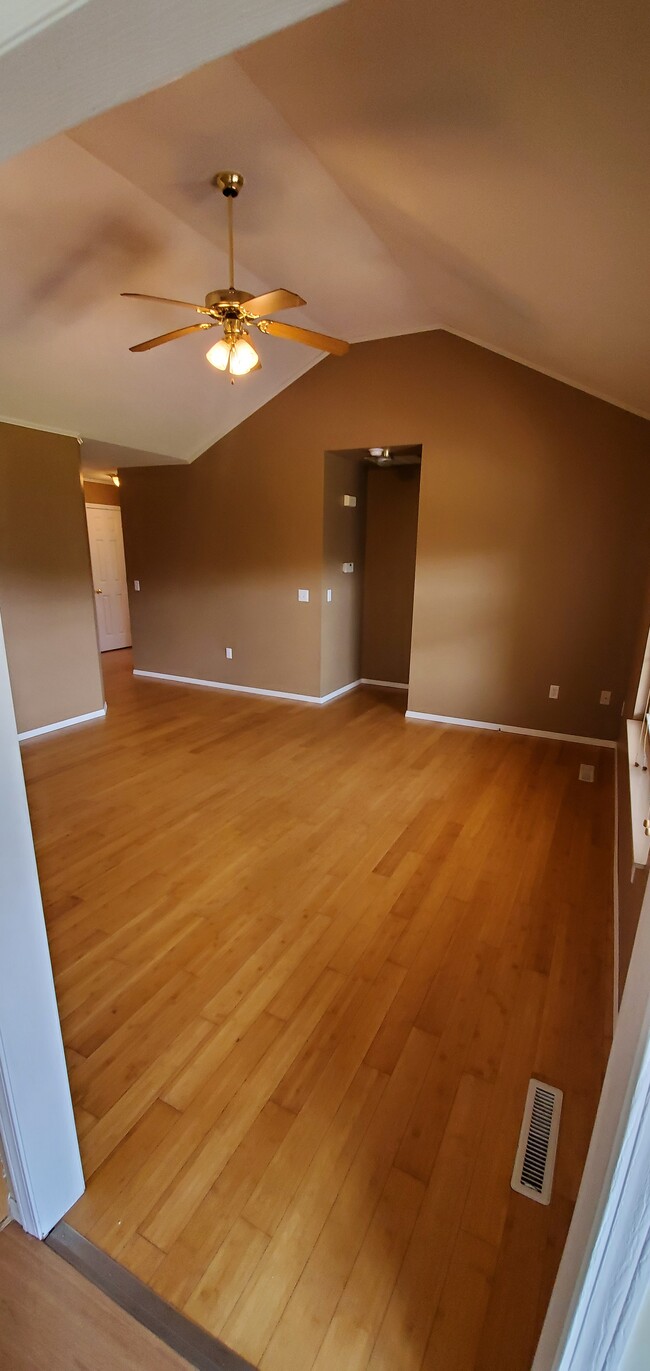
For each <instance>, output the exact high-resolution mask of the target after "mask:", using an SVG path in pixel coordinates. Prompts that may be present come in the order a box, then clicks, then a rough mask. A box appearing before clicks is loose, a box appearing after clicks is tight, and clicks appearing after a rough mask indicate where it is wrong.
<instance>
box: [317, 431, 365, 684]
mask: <svg viewBox="0 0 650 1371" xmlns="http://www.w3.org/2000/svg"><path fill="white" fill-rule="evenodd" d="M344 495H354V496H356V500H357V503H356V506H354V507H353V508H350V507H345V506H344V504H343V496H344ZM364 522H365V472H364V469H363V466H362V464H361V462H360V461H358V460H356V459H355V458H354V457H351V456H346V455H345V454H344V453H341V452H328V453H327V454H326V456H325V463H324V480H323V589H322V621H321V625H322V627H321V689H320V693H321V695H329V694H330V692H331V691H333V690H339V689H340V687H341V686H344V685H349V684H350V683H351V682H352V681H358V680H359V677H360V675H361V610H362V604H363V559H364ZM344 562H353V563H354V571H353V572H346V571H343V563H344ZM328 587H329V588H330V589H331V591H332V600H331V603H330V604H328V602H327V589H328Z"/></svg>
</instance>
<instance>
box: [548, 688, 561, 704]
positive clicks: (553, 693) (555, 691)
mask: <svg viewBox="0 0 650 1371" xmlns="http://www.w3.org/2000/svg"><path fill="white" fill-rule="evenodd" d="M559 694H560V687H559V686H556V685H552V686H551V688H550V690H549V692H548V698H549V700H557V699H558V698H559Z"/></svg>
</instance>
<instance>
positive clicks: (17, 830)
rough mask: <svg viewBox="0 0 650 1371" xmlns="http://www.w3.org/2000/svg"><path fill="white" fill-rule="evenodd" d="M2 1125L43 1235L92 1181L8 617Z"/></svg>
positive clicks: (2, 802)
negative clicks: (25, 761)
mask: <svg viewBox="0 0 650 1371" xmlns="http://www.w3.org/2000/svg"><path fill="white" fill-rule="evenodd" d="M0 1135H1V1138H2V1150H3V1154H4V1160H5V1163H6V1170H7V1173H8V1180H9V1189H10V1202H9V1207H10V1212H11V1215H12V1217H13V1218H15V1219H16V1220H17V1221H18V1223H20V1224H21V1225H22V1227H23V1228H24V1229H26V1231H27V1232H28V1233H31V1234H33V1236H34V1237H36V1238H43V1237H45V1236H46V1234H47V1233H49V1231H50V1229H51V1228H53V1227H54V1224H55V1223H58V1221H59V1219H61V1218H62V1217H63V1215H64V1214H65V1213H67V1211H68V1209H70V1207H71V1206H72V1205H73V1204H74V1203H75V1201H76V1200H78V1198H79V1196H80V1195H81V1194H83V1191H84V1188H85V1182H84V1177H83V1171H82V1167H81V1156H80V1153H79V1143H78V1140H77V1131H76V1125H75V1119H74V1113H73V1109H72V1099H71V1096H70V1085H69V1081H68V1073H67V1067H66V1060H65V1054H64V1050H63V1039H62V1036H61V1023H60V1019H59V1010H58V1005H57V1001H56V994H55V989H54V979H53V976H52V965H51V961H50V951H49V947H48V942H47V932H46V928H45V918H44V915H43V904H42V900H41V890H40V885H39V880H38V870H37V866H36V854H35V851H34V840H33V837H32V829H31V823H30V818H29V809H28V807H27V793H26V790H25V778H24V775H23V768H22V760H21V755H20V746H19V742H18V730H17V727H16V717H15V714H14V708H13V699H12V695H11V686H10V682H9V670H8V666H7V657H6V652H5V646H4V635H3V630H2V622H1V620H0Z"/></svg>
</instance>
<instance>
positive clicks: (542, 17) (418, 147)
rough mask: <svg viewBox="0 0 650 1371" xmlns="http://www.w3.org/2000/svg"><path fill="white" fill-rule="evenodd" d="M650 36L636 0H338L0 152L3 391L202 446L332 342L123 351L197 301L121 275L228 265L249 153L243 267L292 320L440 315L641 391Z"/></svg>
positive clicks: (240, 242) (27, 403)
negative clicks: (214, 358) (286, 306)
mask: <svg viewBox="0 0 650 1371" xmlns="http://www.w3.org/2000/svg"><path fill="white" fill-rule="evenodd" d="M649 37H650V29H649V26H648V18H647V11H646V7H645V5H641V4H640V3H639V4H637V3H634V2H633V0H623V4H622V5H620V6H618V7H617V9H616V12H615V14H614V11H613V10H612V8H611V6H610V5H609V4H606V3H605V0H594V2H593V3H592V4H591V5H590V6H588V7H585V6H583V5H579V4H578V3H577V0H569V2H568V3H567V0H564V3H562V4H560V3H559V0H546V3H545V5H543V6H541V5H539V4H538V3H536V0H493V3H492V4H490V5H489V6H485V5H484V4H483V3H482V0H467V3H465V4H464V5H459V4H458V0H438V3H436V4H435V5H431V4H430V3H429V0H348V3H347V4H343V5H342V6H340V7H338V8H336V9H332V10H330V11H328V12H326V13H324V14H321V15H318V16H316V17H315V18H312V19H308V20H306V21H305V22H304V23H302V24H299V25H296V26H294V27H293V28H291V29H287V30H285V31H283V32H281V33H278V34H276V35H275V36H273V37H270V38H267V39H264V40H263V41H262V42H260V43H258V44H256V45H255V46H254V47H252V48H251V47H249V48H247V49H246V50H245V51H243V52H240V53H239V54H238V55H237V57H236V58H224V59H221V60H219V61H217V62H212V63H209V64H208V65H206V66H204V67H202V68H201V69H200V70H198V71H196V72H194V73H193V74H191V75H189V76H186V77H183V78H182V79H181V80H179V81H176V82H175V83H174V84H172V85H169V86H166V87H164V88H163V89H161V90H157V91H153V92H152V93H150V94H148V95H145V96H143V97H141V98H139V99H138V100H135V101H132V102H131V103H129V104H126V105H123V106H121V107H119V108H117V109H114V110H111V111H109V112H107V113H105V114H102V115H99V116H98V117H96V118H95V119H93V120H91V121H89V122H87V123H85V124H83V125H81V126H79V127H77V128H76V129H74V130H73V131H72V132H71V133H69V134H67V135H60V136H59V137H57V138H55V139H53V140H50V142H49V143H47V144H43V145H41V146H40V147H38V148H35V149H32V150H31V151H29V152H26V153H23V154H21V155H20V156H18V157H17V158H14V159H13V160H12V161H11V162H8V163H6V164H5V165H4V166H0V387H1V394H2V398H1V401H0V412H2V413H3V414H4V415H5V416H7V417H14V418H17V419H20V420H22V421H23V422H32V423H40V424H43V425H46V426H51V427H59V428H63V429H66V430H69V431H74V432H79V433H81V434H83V436H84V438H86V439H89V440H94V441H95V443H96V444H108V445H111V446H110V449H109V448H105V449H102V450H103V451H105V452H107V451H109V450H110V451H111V452H115V451H117V453H118V457H119V454H120V453H121V457H119V460H120V461H122V464H124V465H126V464H129V463H131V464H133V463H135V462H137V461H138V460H142V454H143V453H145V454H147V459H148V460H155V459H156V455H160V456H161V457H163V458H165V459H167V460H185V461H187V460H192V458H193V457H195V456H196V455H197V454H198V452H200V451H202V450H204V449H205V447H207V446H208V445H209V444H210V443H211V442H214V441H215V440H216V439H217V438H218V437H220V436H221V435H222V434H223V433H225V432H227V431H228V430H229V429H231V428H233V427H234V426H235V425H236V424H238V423H240V422H241V421H242V419H244V418H245V417H246V416H247V415H248V414H250V413H251V412H252V411H253V410H254V409H256V408H258V407H259V406H260V405H261V404H264V403H265V402H266V401H267V400H268V399H269V398H270V397H271V396H272V395H273V394H275V393H276V392H277V391H278V390H280V389H282V387H283V386H286V385H287V384H289V383H290V382H291V381H292V380H293V379H295V377H296V376H297V375H298V374H300V372H301V371H303V370H305V369H306V368H307V367H308V366H310V365H313V364H314V363H315V362H317V361H318V360H319V356H320V354H318V353H314V352H312V351H311V350H308V349H304V348H300V347H297V346H295V345H289V344H285V343H281V342H279V341H278V340H273V339H262V340H261V342H260V351H261V354H262V361H263V370H262V371H261V372H257V373H254V374H253V375H251V376H249V377H247V378H245V379H244V380H242V381H240V382H239V383H237V384H236V385H235V386H230V385H229V384H228V381H227V379H226V378H225V377H223V376H222V375H220V374H217V373H215V372H214V371H213V369H212V368H210V367H209V365H208V364H207V363H206V362H205V358H204V353H205V350H206V345H205V339H203V337H202V336H201V335H198V336H197V337H190V338H186V339H183V340H182V341H180V342H178V343H172V344H170V345H169V346H168V347H165V348H162V349H157V350H154V351H152V352H151V353H147V354H143V355H140V356H137V355H136V356H134V355H132V354H130V353H129V352H128V346H129V344H130V343H133V342H137V341H139V340H141V339H143V338H147V337H150V336H152V335H153V334H156V333H160V332H163V331H165V330H166V329H168V328H174V327H178V326H180V325H181V324H182V323H183V322H185V317H184V316H183V315H182V314H180V312H178V311H174V310H168V309H165V308H164V307H162V306H155V305H144V304H140V303H135V302H126V301H123V300H120V297H119V292H120V290H141V291H146V292H151V293H153V294H161V295H170V296H177V297H179V298H181V299H196V300H198V301H201V300H202V299H203V297H204V296H205V294H206V293H207V291H208V290H211V289H213V288H215V287H218V286H221V285H223V284H224V283H225V282H226V280H227V264H226V260H225V254H224V245H225V244H224V236H225V235H224V226H225V223H224V209H223V202H222V200H221V198H220V197H219V196H218V195H217V194H216V192H215V191H214V190H213V189H212V188H211V186H210V178H211V176H212V174H213V173H214V172H215V171H216V170H218V169H220V168H222V167H224V166H233V167H235V168H236V169H238V170H241V171H243V172H244V175H245V177H246V187H245V190H244V193H243V195H242V197H241V198H240V200H239V201H238V202H237V205H236V207H235V215H236V227H237V238H236V255H237V262H238V268H237V273H236V274H237V279H238V284H240V285H241V286H243V287H244V288H246V289H248V290H252V291H258V290H261V289H263V288H269V287H272V286H276V285H283V286H288V287H290V288H292V289H294V290H297V291H299V292H300V293H301V294H302V295H303V296H304V297H305V298H306V299H307V300H308V306H307V307H306V308H305V309H303V310H300V311H292V313H291V316H287V318H289V317H290V318H291V319H292V320H295V322H305V323H307V324H309V325H312V326H315V327H318V328H321V329H324V330H325V331H326V332H330V333H335V334H338V335H340V336H343V337H348V338H349V339H350V340H351V341H356V340H360V339H365V338H369V337H380V336H388V335H393V334H397V333H403V332H411V331H417V330H422V329H426V328H437V327H444V328H449V329H451V330H453V331H456V332H459V333H461V334H463V335H464V336H466V337H470V338H474V339H476V340H477V341H479V342H481V343H483V344H485V345H486V346H488V347H491V348H493V349H495V350H497V351H503V352H506V353H507V354H509V355H511V356H514V357H517V358H519V359H520V360H522V361H524V362H526V363H527V364H528V365H531V366H533V367H537V368H539V369H540V370H545V371H548V372H550V373H551V374H553V375H557V376H560V377H561V378H563V379H566V380H567V381H569V382H570V383H571V384H574V385H577V386H580V387H582V388H584V389H586V390H589V391H592V392H594V393H596V394H600V395H603V396H605V397H606V398H610V399H612V400H613V401H614V402H615V403H617V404H621V405H623V406H626V407H628V408H631V409H634V410H637V411H639V412H641V413H645V414H648V413H650V368H649V367H648V362H649V361H650V355H649V347H648V321H649V319H650V273H649V272H648V269H647V268H648V247H647V223H648V210H650V192H649V190H648V176H647V166H648V164H649V163H650V158H649V156H648V153H649V152H650V146H649V138H648V129H649V128H650V119H649V117H648V115H649V114H650V109H649V108H648V97H647V80H646V66H647V54H648V38H649ZM187 321H188V322H191V321H192V316H191V315H189V316H188V320H187ZM337 365H341V366H345V359H342V360H341V361H340V362H337ZM126 449H129V450H131V451H125V450H126ZM99 450H100V449H97V451H99ZM114 464H119V461H118V458H116V460H115V463H114Z"/></svg>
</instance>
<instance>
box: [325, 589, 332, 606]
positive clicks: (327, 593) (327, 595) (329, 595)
mask: <svg viewBox="0 0 650 1371" xmlns="http://www.w3.org/2000/svg"><path fill="white" fill-rule="evenodd" d="M325 599H326V600H327V603H328V605H331V603H332V590H331V587H330V586H328V587H327V590H326V591H325Z"/></svg>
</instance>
